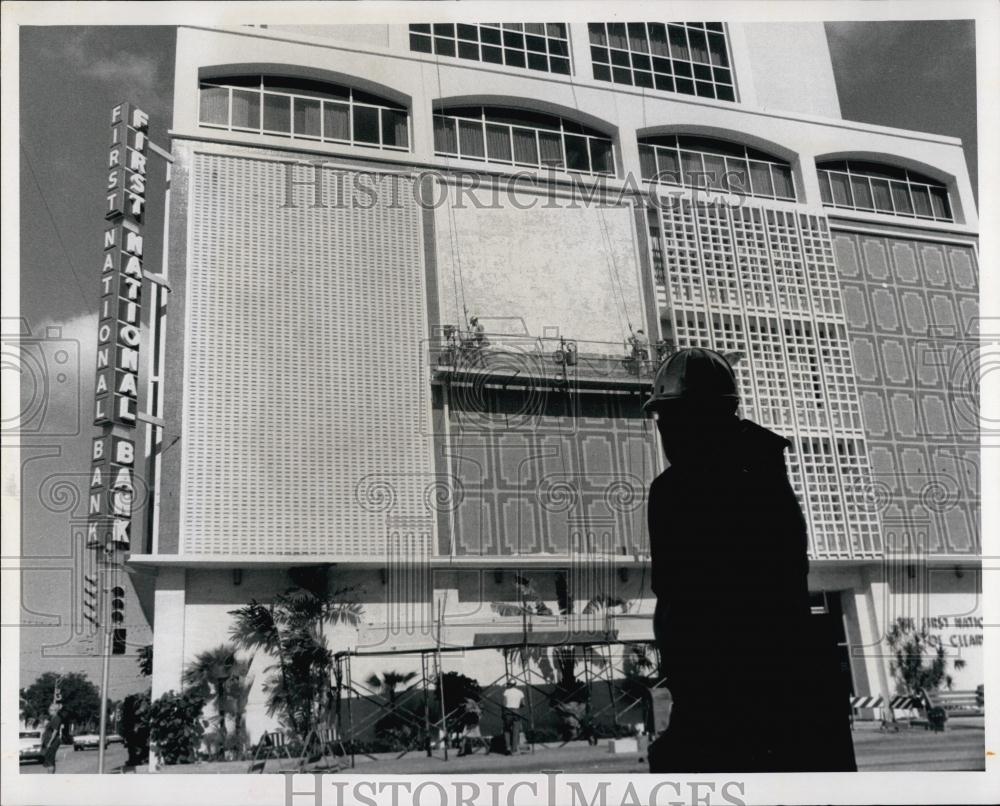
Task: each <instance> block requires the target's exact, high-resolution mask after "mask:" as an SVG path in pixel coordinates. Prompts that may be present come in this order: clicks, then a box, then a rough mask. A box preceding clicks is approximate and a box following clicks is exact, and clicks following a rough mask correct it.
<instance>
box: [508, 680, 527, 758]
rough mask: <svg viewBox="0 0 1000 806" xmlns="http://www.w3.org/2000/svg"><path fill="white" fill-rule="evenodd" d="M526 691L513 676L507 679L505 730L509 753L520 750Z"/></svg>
mask: <svg viewBox="0 0 1000 806" xmlns="http://www.w3.org/2000/svg"><path fill="white" fill-rule="evenodd" d="M523 704H524V692H523V691H521V689H519V688H518V687H517V684H516V683H515V682H514V680H513V678H511V679H510V680H508V681H507V688H505V689H504V692H503V732H504V737H505V738H506V740H507V755H511V754H513V753H517V752H520V749H521V748H520V738H521V705H523Z"/></svg>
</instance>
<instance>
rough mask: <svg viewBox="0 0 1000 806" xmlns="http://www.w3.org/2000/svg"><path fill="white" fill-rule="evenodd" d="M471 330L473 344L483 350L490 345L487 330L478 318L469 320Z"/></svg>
mask: <svg viewBox="0 0 1000 806" xmlns="http://www.w3.org/2000/svg"><path fill="white" fill-rule="evenodd" d="M469 328H470V329H471V331H472V342H473V344H474V345H475V346H476V347H478V348H480V349H482V348H483V347H486V346H487V345H488V344H489V342H488V341H487V340H486V328H485V327H483V323H482V322H480V321H479V317H478V316H473V317H471V318H470V319H469Z"/></svg>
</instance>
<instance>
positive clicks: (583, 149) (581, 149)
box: [566, 134, 590, 171]
mask: <svg viewBox="0 0 1000 806" xmlns="http://www.w3.org/2000/svg"><path fill="white" fill-rule="evenodd" d="M566 167H567V168H568V169H569V170H571V171H589V170H590V155H589V154H588V149H587V138H586V137H579V136H577V135H575V134H567V135H566Z"/></svg>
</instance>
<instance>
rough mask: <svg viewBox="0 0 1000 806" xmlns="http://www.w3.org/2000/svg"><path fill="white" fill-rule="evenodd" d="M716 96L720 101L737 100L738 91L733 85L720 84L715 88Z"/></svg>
mask: <svg viewBox="0 0 1000 806" xmlns="http://www.w3.org/2000/svg"><path fill="white" fill-rule="evenodd" d="M715 97H716V98H718V99H719V100H720V101H735V100H736V92H735V91H734V90H733V88H732V87H725V86H722V85H719V86H717V87H716V88H715Z"/></svg>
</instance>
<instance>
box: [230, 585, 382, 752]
mask: <svg viewBox="0 0 1000 806" xmlns="http://www.w3.org/2000/svg"><path fill="white" fill-rule="evenodd" d="M310 571H311V573H307V572H301V573H299V574H296V575H295V577H293V579H296V578H297V581H298V582H299V584H298V585H297V586H296V587H292V588H289V589H288V590H286V591H285V592H284V593H281V594H278V595H277V596H276V597H275V598H274V600H273V601H272V602H271V603H270V604H263V603H261V602H258V601H256V600H251V601H250V602H249V604H246V605H244V606H243V607H241V608H239V609H237V610H232V611H230V615H232V616H234V622H233V626H232V628H231V630H230V635H231V637H232V639H233V642H234V643H235V644H236V646H238V647H240V648H242V649H246V650H251V651H255V650H258V649H259V650H263V651H264V652H265V653H267V654H268V655H270V656H271V657H273V658H275V660H276V662H275V663H274V664H272V665H271V666H269V667H267V669H266V671H267V672H269V673H270V676H269V677H268V679H267V681H266V683H265V685H264V690H265V691H266V692H267V695H268V703H267V705H268V714H269V715H274V714H276V713H277V714H280V715H281V716H282V717H283V719H284V722H285V724H286V725H287V726H288V727H289V728H290V729H291V731H292V732H293V733H294V734H295V735H296V736H297V737H299V739H301V740H302V741H305V740H306V739H307V738H308V736H309V734H310V732H311V730H312V728H313V727H315V726H316V725H318V724H322V723H323V722H324V721H326V720H329V718H330V716H331V714H332V707H333V692H332V690H331V688H330V677H331V672H332V669H333V666H334V661H333V652H332V651H331V650H330V648H329V646H328V644H327V640H326V635H325V634H324V627H325V626H326V625H335V624H349V625H351V626H357V625H358V624H359V623H360V621H361V614H362V612H363V608H362V606H361V605H360V604H359V603H357V602H355V601H353V599H352V598H351V594H352V592H353V589H351V588H340V589H337V590H330V589H329V587H328V585H327V579H328V576H327V568H325V567H321V568H319V569H310Z"/></svg>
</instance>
